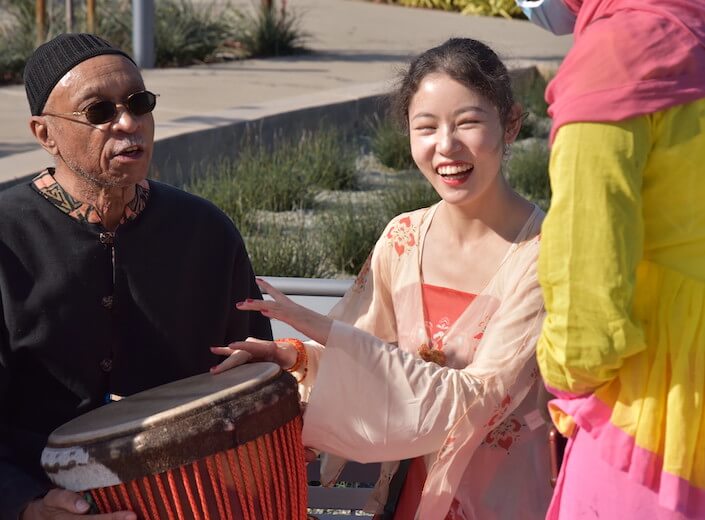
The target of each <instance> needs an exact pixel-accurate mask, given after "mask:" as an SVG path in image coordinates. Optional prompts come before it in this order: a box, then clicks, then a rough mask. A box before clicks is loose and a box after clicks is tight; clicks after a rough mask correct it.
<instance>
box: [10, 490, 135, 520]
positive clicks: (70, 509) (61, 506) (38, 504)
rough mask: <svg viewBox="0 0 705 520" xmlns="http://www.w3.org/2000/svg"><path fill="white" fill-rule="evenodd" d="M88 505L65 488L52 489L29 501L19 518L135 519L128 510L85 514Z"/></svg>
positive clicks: (51, 519)
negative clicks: (43, 495)
mask: <svg viewBox="0 0 705 520" xmlns="http://www.w3.org/2000/svg"><path fill="white" fill-rule="evenodd" d="M89 508H90V505H89V504H88V502H86V501H85V500H84V499H83V498H82V497H81V496H80V495H78V494H76V493H72V492H71V491H66V490H65V489H52V490H51V491H49V493H47V494H46V496H45V497H44V498H42V499H41V500H35V501H33V502H30V503H29V505H28V506H27V508H26V509H25V510H24V512H23V513H22V515H21V516H20V520H77V519H79V518H80V519H81V520H137V515H136V514H135V513H131V512H129V511H120V512H117V513H107V514H104V515H86V513H87V512H88V509H89Z"/></svg>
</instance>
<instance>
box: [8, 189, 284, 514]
mask: <svg viewBox="0 0 705 520" xmlns="http://www.w3.org/2000/svg"><path fill="white" fill-rule="evenodd" d="M150 187H151V189H150V197H149V201H148V203H147V205H146V207H145V209H144V210H143V212H142V213H140V214H139V215H138V217H137V218H136V219H135V220H134V221H130V222H127V223H125V224H122V225H121V226H120V227H118V229H117V231H116V232H115V233H114V235H112V234H108V233H105V230H104V229H103V228H102V227H101V226H100V225H96V224H88V223H85V222H79V221H78V220H76V219H73V218H72V217H70V216H69V215H67V214H65V213H63V212H61V211H60V210H59V209H57V208H56V207H55V206H54V205H53V204H51V203H50V202H49V201H47V200H46V199H44V198H43V197H42V196H41V195H40V194H39V193H38V192H36V191H35V190H34V188H33V187H32V186H31V185H29V184H25V185H20V186H16V187H13V188H10V189H8V190H6V191H4V192H0V520H16V518H17V516H18V514H19V511H20V510H21V509H22V508H23V507H24V505H25V504H26V503H27V502H28V501H29V500H31V499H33V498H35V497H37V496H40V495H42V494H43V493H45V492H46V490H47V489H48V487H49V483H48V481H47V480H46V478H45V477H44V475H43V472H42V470H41V468H40V466H39V457H40V454H41V450H42V449H43V447H44V444H45V442H46V438H47V436H48V434H49V433H51V431H52V430H53V429H55V428H56V427H58V426H60V425H61V424H63V423H64V422H66V421H68V420H69V419H72V418H74V417H76V416H77V415H80V414H82V413H84V412H87V411H89V410H91V409H93V408H95V407H97V406H100V405H101V404H102V403H103V402H104V399H105V396H106V395H107V394H117V395H121V396H127V395H131V394H134V393H136V392H139V391H142V390H145V389H147V388H151V387H154V386H157V385H160V384H163V383H166V382H169V381H173V380H175V379H180V378H184V377H187V376H191V375H194V374H197V373H202V372H206V371H207V370H208V368H209V367H211V366H213V365H214V364H216V363H217V362H218V358H217V357H216V356H214V355H212V354H211V353H210V351H209V349H208V347H209V346H211V345H214V344H221V343H226V342H228V341H234V340H240V339H244V338H245V337H247V336H255V337H260V338H271V328H270V325H269V321H268V320H266V319H265V318H263V317H262V316H261V315H259V313H248V312H242V311H237V310H235V309H234V304H235V302H237V301H240V300H243V299H245V298H260V297H261V294H260V291H259V289H258V288H257V286H256V285H255V283H254V277H253V273H252V267H251V265H250V261H249V259H248V257H247V253H246V251H245V247H244V243H243V241H242V238H241V237H240V234H239V233H238V231H237V229H236V228H235V226H234V225H233V224H232V222H231V221H230V220H229V219H228V218H227V217H226V216H225V215H224V214H223V213H222V212H220V211H219V210H218V209H217V208H216V207H215V206H213V205H212V204H211V203H209V202H207V201H205V200H202V199H200V198H198V197H195V196H193V195H190V194H188V193H185V192H183V191H181V190H178V189H176V188H173V187H170V186H168V185H165V184H160V183H157V182H150ZM113 255H114V256H113Z"/></svg>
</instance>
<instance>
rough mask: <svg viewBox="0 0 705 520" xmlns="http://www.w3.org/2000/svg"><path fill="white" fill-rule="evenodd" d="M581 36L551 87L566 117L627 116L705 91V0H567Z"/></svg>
mask: <svg viewBox="0 0 705 520" xmlns="http://www.w3.org/2000/svg"><path fill="white" fill-rule="evenodd" d="M565 3H566V5H568V7H570V8H571V9H572V10H574V11H575V12H577V14H578V18H577V21H576V25H575V31H574V37H575V43H574V45H573V48H572V49H571V50H570V52H569V53H568V55H567V56H566V58H565V59H564V61H563V63H562V64H561V66H560V68H559V70H558V73H557V75H556V77H555V78H554V79H553V80H552V81H551V83H550V84H549V86H548V89H547V90H546V101H547V102H548V103H549V110H548V112H549V115H550V116H551V117H552V118H553V126H552V129H551V142H552V141H553V139H554V137H555V135H556V132H557V131H558V129H559V128H560V127H561V126H563V125H565V124H568V123H575V122H591V121H592V122H595V121H602V122H605V121H622V120H625V119H628V118H630V117H634V116H638V115H644V114H648V113H652V112H657V111H659V110H664V109H666V108H669V107H672V106H675V105H680V104H684V103H688V102H690V101H694V100H696V99H700V98H702V97H705V0H668V1H664V0H565Z"/></svg>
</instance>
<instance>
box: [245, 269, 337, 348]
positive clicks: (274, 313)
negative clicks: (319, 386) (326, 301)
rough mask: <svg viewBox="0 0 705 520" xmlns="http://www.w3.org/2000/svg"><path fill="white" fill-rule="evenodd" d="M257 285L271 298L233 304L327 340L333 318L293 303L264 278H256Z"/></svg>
mask: <svg viewBox="0 0 705 520" xmlns="http://www.w3.org/2000/svg"><path fill="white" fill-rule="evenodd" d="M256 281H257V285H258V286H259V288H260V289H261V290H262V292H266V293H267V294H269V295H270V296H271V297H272V298H273V300H271V301H269V300H245V301H244V302H238V303H237V304H236V305H235V306H236V307H237V308H238V309H239V310H241V311H259V312H261V313H262V314H263V315H264V316H266V317H268V318H273V319H275V320H280V321H283V322H284V323H287V324H288V325H291V326H292V327H294V328H295V329H296V330H298V331H299V332H300V333H302V334H303V335H304V336H306V337H308V338H311V339H312V340H314V341H316V342H318V343H320V344H321V345H325V344H326V342H327V341H328V334H329V333H330V328H331V325H333V320H331V319H330V318H328V317H327V316H323V315H322V314H318V313H317V312H314V311H312V310H310V309H307V308H306V307H303V306H302V305H299V304H297V303H294V302H293V301H291V300H290V299H289V298H287V297H286V296H285V295H284V293H282V292H281V291H278V290H277V289H275V288H274V287H272V286H271V285H270V284H268V283H267V282H265V281H264V280H262V279H260V278H257V279H256Z"/></svg>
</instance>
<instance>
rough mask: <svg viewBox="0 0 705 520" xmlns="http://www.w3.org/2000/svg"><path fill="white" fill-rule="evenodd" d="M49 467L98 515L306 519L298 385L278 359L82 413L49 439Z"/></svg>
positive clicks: (167, 519)
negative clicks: (81, 494) (130, 513)
mask: <svg viewBox="0 0 705 520" xmlns="http://www.w3.org/2000/svg"><path fill="white" fill-rule="evenodd" d="M42 466H43V467H44V470H45V472H46V473H47V475H48V476H49V478H50V479H51V480H52V481H53V482H54V483H55V484H56V485H58V486H60V487H63V488H66V489H69V490H72V491H76V492H85V493H87V494H88V493H89V494H90V498H92V500H93V502H94V504H95V506H97V511H96V512H100V513H108V512H114V511H122V510H131V511H134V512H135V513H137V515H138V518H139V519H140V520H174V519H179V520H234V519H245V520H261V519H271V520H282V519H294V520H302V519H305V518H306V493H307V485H306V470H305V462H304V454H303V446H302V444H301V414H300V408H299V396H298V392H297V386H296V382H295V381H294V378H293V377H292V376H291V375H289V374H287V373H286V372H282V371H281V370H280V369H279V367H278V366H277V365H275V364H272V363H252V364H247V365H243V366H240V367H237V368H235V369H232V370H229V371H227V372H224V373H222V374H219V375H217V376H213V375H211V374H202V375H198V376H194V377H190V378H187V379H183V380H180V381H175V382H173V383H169V384H166V385H163V386H159V387H157V388H153V389H151V390H147V391H144V392H141V393H138V394H135V395H133V396H130V397H127V398H125V399H123V400H121V401H118V402H115V403H111V404H108V405H106V406H103V407H101V408H98V409H96V410H93V411H92V412H89V413H87V414H84V415H82V416H80V417H77V418H76V419H74V420H72V421H70V422H68V423H66V424H64V425H63V426H61V427H59V428H58V429H56V430H55V431H54V432H53V433H52V434H51V436H50V437H49V441H48V443H47V447H46V448H45V449H44V452H43V453H42ZM87 494H86V496H87V498H88V495H87Z"/></svg>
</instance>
